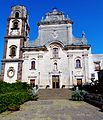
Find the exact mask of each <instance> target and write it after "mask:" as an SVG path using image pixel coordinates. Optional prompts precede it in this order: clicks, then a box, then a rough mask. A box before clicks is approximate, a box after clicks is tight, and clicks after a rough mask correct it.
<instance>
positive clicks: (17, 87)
mask: <svg viewBox="0 0 103 120" xmlns="http://www.w3.org/2000/svg"><path fill="white" fill-rule="evenodd" d="M28 89H32V88H31V86H30V85H29V84H27V83H25V82H24V83H22V82H16V83H12V84H10V83H6V82H2V81H0V94H3V93H4V94H5V93H8V92H14V91H28Z"/></svg>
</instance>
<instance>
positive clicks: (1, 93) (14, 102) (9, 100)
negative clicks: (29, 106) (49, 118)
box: [0, 81, 33, 113]
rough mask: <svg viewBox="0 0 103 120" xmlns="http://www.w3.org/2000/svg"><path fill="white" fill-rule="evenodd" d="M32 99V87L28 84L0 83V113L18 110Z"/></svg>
mask: <svg viewBox="0 0 103 120" xmlns="http://www.w3.org/2000/svg"><path fill="white" fill-rule="evenodd" d="M32 99H33V94H32V87H31V86H30V85H29V84H27V83H22V82H16V83H12V84H10V83H6V82H3V81H0V113H1V112H4V111H5V110H7V109H8V110H10V109H15V110H18V109H19V108H20V105H21V104H23V103H24V102H26V101H28V100H32Z"/></svg>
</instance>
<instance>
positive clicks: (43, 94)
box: [37, 88, 72, 100]
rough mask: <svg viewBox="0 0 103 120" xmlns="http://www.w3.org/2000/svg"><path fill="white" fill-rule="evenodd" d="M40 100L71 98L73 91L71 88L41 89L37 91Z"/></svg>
mask: <svg viewBox="0 0 103 120" xmlns="http://www.w3.org/2000/svg"><path fill="white" fill-rule="evenodd" d="M37 94H38V97H39V100H48V99H70V98H71V94H72V91H71V90H69V89H66V88H65V89H64V88H63V89H39V91H38V92H37Z"/></svg>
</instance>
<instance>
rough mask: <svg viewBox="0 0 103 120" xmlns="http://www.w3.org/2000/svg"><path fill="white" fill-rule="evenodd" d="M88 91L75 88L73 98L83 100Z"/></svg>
mask: <svg viewBox="0 0 103 120" xmlns="http://www.w3.org/2000/svg"><path fill="white" fill-rule="evenodd" d="M86 93H87V92H86V91H84V90H75V91H74V92H73V94H72V100H75V101H83V100H84V96H85V94H86Z"/></svg>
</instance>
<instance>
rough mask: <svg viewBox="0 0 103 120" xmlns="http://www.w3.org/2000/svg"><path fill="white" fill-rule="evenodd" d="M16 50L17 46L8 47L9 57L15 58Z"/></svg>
mask: <svg viewBox="0 0 103 120" xmlns="http://www.w3.org/2000/svg"><path fill="white" fill-rule="evenodd" d="M16 49H17V46H15V45H12V46H10V56H12V57H14V56H16Z"/></svg>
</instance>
